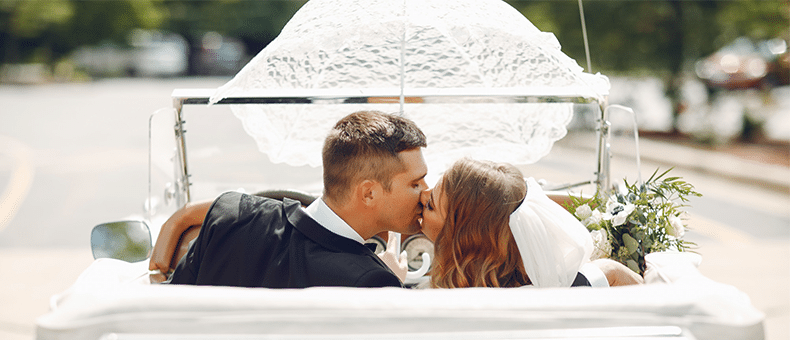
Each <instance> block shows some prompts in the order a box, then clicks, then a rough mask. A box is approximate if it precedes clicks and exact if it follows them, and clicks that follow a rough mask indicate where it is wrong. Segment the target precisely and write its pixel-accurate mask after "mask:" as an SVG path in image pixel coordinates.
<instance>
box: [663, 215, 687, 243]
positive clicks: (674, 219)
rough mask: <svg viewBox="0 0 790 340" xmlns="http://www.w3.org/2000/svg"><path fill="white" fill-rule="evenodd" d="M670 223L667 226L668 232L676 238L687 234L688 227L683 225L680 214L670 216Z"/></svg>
mask: <svg viewBox="0 0 790 340" xmlns="http://www.w3.org/2000/svg"><path fill="white" fill-rule="evenodd" d="M668 220H669V225H668V226H667V234H668V235H671V236H674V237H676V238H681V237H683V235H685V234H686V227H685V226H684V225H683V220H682V219H680V217H678V216H669V218H668Z"/></svg>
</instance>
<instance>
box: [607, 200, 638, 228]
mask: <svg viewBox="0 0 790 340" xmlns="http://www.w3.org/2000/svg"><path fill="white" fill-rule="evenodd" d="M635 208H636V207H635V206H634V205H633V204H631V203H628V204H626V205H622V204H620V203H618V202H617V201H615V200H612V199H610V200H609V201H608V202H606V213H605V214H604V215H603V218H604V219H605V220H612V225H613V226H615V227H616V226H619V225H621V224H623V223H625V221H626V220H627V219H628V215H631V213H632V212H633V211H634V209H635Z"/></svg>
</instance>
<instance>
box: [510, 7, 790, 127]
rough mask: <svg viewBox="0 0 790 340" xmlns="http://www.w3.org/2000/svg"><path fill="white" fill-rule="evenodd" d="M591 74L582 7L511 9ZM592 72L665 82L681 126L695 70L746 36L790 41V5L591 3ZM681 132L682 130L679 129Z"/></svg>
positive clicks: (588, 10) (588, 14)
mask: <svg viewBox="0 0 790 340" xmlns="http://www.w3.org/2000/svg"><path fill="white" fill-rule="evenodd" d="M508 2H509V3H510V4H511V5H513V6H514V7H515V8H516V9H518V10H519V11H520V12H521V13H522V14H524V16H526V17H527V18H528V19H529V20H530V21H531V22H532V23H533V24H535V26H537V27H538V28H539V29H540V30H542V31H547V32H552V33H554V34H555V35H556V36H557V39H558V40H559V41H560V43H561V44H562V49H563V52H565V53H566V54H568V55H569V56H570V57H571V58H574V59H576V60H577V62H578V63H579V65H581V66H583V67H585V68H587V66H586V65H587V63H586V61H585V59H586V56H585V52H584V41H583V36H582V27H581V18H580V17H579V4H578V1H577V0H565V1H552V0H532V1H520V0H510V1H508ZM583 4H584V11H585V13H584V15H585V21H586V26H587V32H588V39H589V45H590V59H591V64H592V68H593V69H592V70H588V71H592V72H602V73H604V74H608V75H636V76H641V75H650V76H657V77H659V78H661V79H663V80H664V83H665V85H666V93H667V95H668V97H669V98H670V99H671V100H672V101H673V104H674V106H675V112H674V115H673V116H674V117H675V120H676V119H677V114H678V108H679V86H680V84H681V78H682V76H683V74H684V72H687V71H689V70H690V69H691V67H692V66H693V62H694V61H696V60H697V59H699V58H701V57H703V56H706V55H708V54H710V53H712V52H714V51H715V50H717V49H719V48H721V47H722V46H724V45H726V44H728V43H730V42H731V41H732V40H733V39H735V38H736V37H739V36H748V37H751V38H753V39H765V38H770V37H778V36H787V35H788V34H789V33H790V31H788V27H790V1H786V0H781V1H780V0H777V1H764V0H732V1H717V0H697V1H688V0H645V1H605V0H585V1H584V3H583ZM673 126H676V124H673Z"/></svg>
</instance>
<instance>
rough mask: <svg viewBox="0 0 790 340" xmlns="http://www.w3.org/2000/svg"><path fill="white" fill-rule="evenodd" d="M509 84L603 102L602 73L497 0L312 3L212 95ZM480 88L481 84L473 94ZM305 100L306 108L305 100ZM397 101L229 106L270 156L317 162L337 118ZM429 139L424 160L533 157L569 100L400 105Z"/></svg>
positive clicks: (560, 125) (561, 131)
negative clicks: (585, 66)
mask: <svg viewBox="0 0 790 340" xmlns="http://www.w3.org/2000/svg"><path fill="white" fill-rule="evenodd" d="M459 88H460V89H466V90H468V89H476V88H479V89H484V90H491V89H517V90H518V91H517V92H518V93H521V94H523V95H539V96H544V95H545V96H551V95H558V94H562V95H563V96H568V95H571V96H578V97H584V98H595V99H599V100H600V99H601V98H603V97H604V96H605V95H606V94H607V93H608V90H609V83H608V80H607V79H606V77H604V76H601V75H600V74H598V75H592V74H587V73H584V72H582V68H581V67H579V66H578V64H577V63H576V62H575V61H574V60H573V59H571V58H569V57H567V56H566V55H565V54H563V53H562V52H561V51H560V44H559V42H558V41H557V39H556V38H555V37H554V35H553V34H551V33H544V32H541V31H540V30H538V29H537V28H536V27H535V26H534V25H532V23H530V22H529V20H527V18H525V17H524V16H523V15H522V14H521V13H519V12H518V11H516V10H515V9H514V8H512V7H511V6H510V5H508V4H507V3H505V2H503V1H501V0H454V1H444V0H403V1H392V0H359V1H356V0H311V1H309V2H308V3H306V4H305V5H304V6H303V7H302V8H301V9H300V10H299V11H298V12H297V13H296V14H295V15H294V17H293V18H292V19H291V20H290V21H289V22H288V24H287V25H286V26H285V27H284V28H283V30H282V32H281V34H280V35H279V36H278V37H277V39H275V40H274V41H273V42H272V43H271V44H270V45H269V46H267V47H266V48H265V49H263V50H262V51H261V52H260V53H259V54H258V55H257V56H256V57H255V58H253V59H252V61H251V62H250V63H249V64H247V65H246V66H245V67H244V68H243V69H242V70H241V71H240V72H239V73H238V74H237V75H236V76H235V77H234V78H233V79H232V80H231V81H229V82H228V83H227V84H225V85H224V86H222V87H220V88H219V89H217V91H216V92H215V94H214V95H213V96H212V98H211V101H212V102H213V103H215V102H217V101H219V100H221V99H222V98H227V97H234V96H243V95H244V94H250V93H261V92H265V91H283V90H298V91H302V90H308V89H314V90H316V89H345V90H352V91H360V93H361V92H363V91H366V90H369V89H388V91H390V92H391V93H392V95H393V96H398V95H400V93H403V92H401V91H405V92H408V91H409V90H410V89H417V90H419V89H459ZM483 92H484V91H483ZM311 106H312V107H311ZM359 109H375V110H379V111H385V112H399V111H400V110H401V107H400V106H399V105H397V104H394V105H390V104H375V105H366V104H359V105H357V104H343V105H315V104H314V105H236V106H234V107H233V111H234V113H235V114H236V116H238V117H239V118H240V119H242V121H243V123H244V126H245V129H246V130H247V132H248V133H250V134H251V135H252V136H253V138H255V140H256V141H257V142H258V146H259V148H260V149H261V151H263V152H265V153H267V154H268V155H269V157H270V158H271V160H272V161H274V162H285V163H288V164H291V165H304V164H310V165H314V166H318V165H320V152H319V151H320V149H321V148H320V145H321V143H322V142H323V138H324V137H325V135H326V132H327V131H328V130H329V128H330V127H331V126H332V124H333V123H334V122H335V121H336V120H337V119H339V118H340V117H342V116H344V115H346V114H349V113H351V112H354V111H357V110H359ZM403 111H404V112H403V113H404V114H405V115H406V116H408V117H410V118H412V119H413V120H414V121H415V122H417V124H418V125H419V126H420V127H421V128H422V129H423V131H424V132H425V133H426V135H428V136H429V140H428V142H429V148H428V150H426V151H427V152H426V158H427V159H426V160H427V161H429V162H434V163H435V164H437V165H439V166H441V165H447V164H450V163H451V162H452V161H453V160H454V158H453V159H450V160H445V159H444V158H452V157H455V158H457V157H458V156H461V155H469V156H473V157H475V158H484V159H492V160H495V161H509V162H513V163H517V164H522V163H533V162H535V161H537V160H538V159H540V157H542V156H544V155H545V154H547V153H548V151H549V150H550V148H551V145H552V144H553V143H554V141H556V140H557V139H559V138H562V137H563V136H564V135H565V127H564V126H565V124H567V123H568V122H569V121H570V118H571V112H572V108H571V104H567V103H544V104H523V103H501V102H495V103H486V104H483V103H459V104H435V103H422V104H406V105H405V106H404V108H403Z"/></svg>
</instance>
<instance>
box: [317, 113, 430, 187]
mask: <svg viewBox="0 0 790 340" xmlns="http://www.w3.org/2000/svg"><path fill="white" fill-rule="evenodd" d="M426 146H427V142H426V139H425V134H423V132H422V130H420V128H419V127H417V125H416V124H415V123H414V122H413V121H411V120H409V119H407V118H404V117H401V116H398V115H394V114H386V113H382V112H378V111H359V112H354V113H352V114H350V115H348V116H345V117H344V118H342V119H340V120H339V121H338V122H337V123H336V124H335V126H334V127H333V128H332V130H331V131H330V132H329V135H328V136H327V137H326V140H325V141H324V148H323V151H322V161H323V166H324V195H325V196H327V197H329V198H331V199H334V200H337V201H340V202H342V201H345V200H346V198H347V197H348V195H349V192H350V189H351V187H352V186H353V185H354V184H356V183H359V182H360V181H362V180H375V181H377V182H379V183H381V185H382V186H383V187H384V190H387V191H389V190H390V188H391V184H392V178H393V177H394V176H395V175H397V174H399V173H401V172H402V171H405V166H404V164H403V162H402V160H401V159H400V157H398V153H399V152H401V151H406V150H411V149H415V148H419V147H426Z"/></svg>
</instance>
